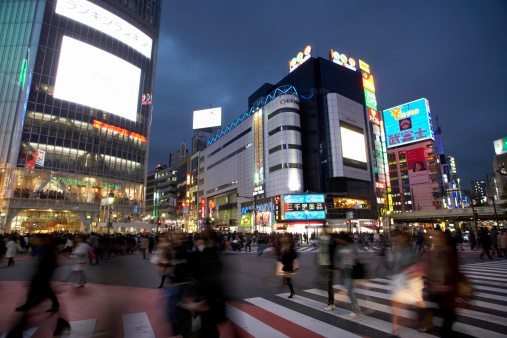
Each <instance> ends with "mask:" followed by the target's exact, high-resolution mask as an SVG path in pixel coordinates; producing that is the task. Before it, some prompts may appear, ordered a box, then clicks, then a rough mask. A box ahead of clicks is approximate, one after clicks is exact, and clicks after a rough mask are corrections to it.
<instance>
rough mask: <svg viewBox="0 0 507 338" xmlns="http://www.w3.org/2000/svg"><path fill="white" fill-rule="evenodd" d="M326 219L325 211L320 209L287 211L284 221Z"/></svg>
mask: <svg viewBox="0 0 507 338" xmlns="http://www.w3.org/2000/svg"><path fill="white" fill-rule="evenodd" d="M318 219H326V212H325V211H323V210H320V211H288V212H286V213H285V220H286V221H308V220H318Z"/></svg>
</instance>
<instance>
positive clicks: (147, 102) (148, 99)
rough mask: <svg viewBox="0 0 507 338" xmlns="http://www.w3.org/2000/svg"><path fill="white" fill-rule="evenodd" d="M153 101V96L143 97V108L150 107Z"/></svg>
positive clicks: (145, 94)
mask: <svg viewBox="0 0 507 338" xmlns="http://www.w3.org/2000/svg"><path fill="white" fill-rule="evenodd" d="M152 103H153V102H152V99H151V94H150V93H144V94H143V95H142V96H141V105H143V106H148V105H150V104H152Z"/></svg>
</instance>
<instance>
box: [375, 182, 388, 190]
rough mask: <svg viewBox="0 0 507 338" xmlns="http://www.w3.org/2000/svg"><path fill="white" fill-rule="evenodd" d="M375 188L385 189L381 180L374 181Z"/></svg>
mask: <svg viewBox="0 0 507 338" xmlns="http://www.w3.org/2000/svg"><path fill="white" fill-rule="evenodd" d="M375 188H377V189H385V188H386V185H385V184H384V183H382V182H375Z"/></svg>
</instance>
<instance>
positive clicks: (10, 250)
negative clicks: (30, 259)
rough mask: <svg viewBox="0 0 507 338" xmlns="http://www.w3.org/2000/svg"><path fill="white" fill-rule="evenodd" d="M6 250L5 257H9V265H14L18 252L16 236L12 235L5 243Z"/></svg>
mask: <svg viewBox="0 0 507 338" xmlns="http://www.w3.org/2000/svg"><path fill="white" fill-rule="evenodd" d="M5 247H6V249H7V250H6V252H5V258H7V260H8V262H7V266H11V267H14V257H16V252H17V250H18V245H17V244H16V242H15V237H14V236H10V237H9V238H8V240H7V244H6V245H5Z"/></svg>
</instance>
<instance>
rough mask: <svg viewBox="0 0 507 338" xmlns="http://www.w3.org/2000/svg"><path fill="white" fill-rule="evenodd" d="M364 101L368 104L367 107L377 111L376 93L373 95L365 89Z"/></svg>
mask: <svg viewBox="0 0 507 338" xmlns="http://www.w3.org/2000/svg"><path fill="white" fill-rule="evenodd" d="M364 100H365V102H366V107H368V108H371V109H373V110H377V97H376V96H375V93H372V92H371V91H369V90H368V89H366V88H365V89H364Z"/></svg>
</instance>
